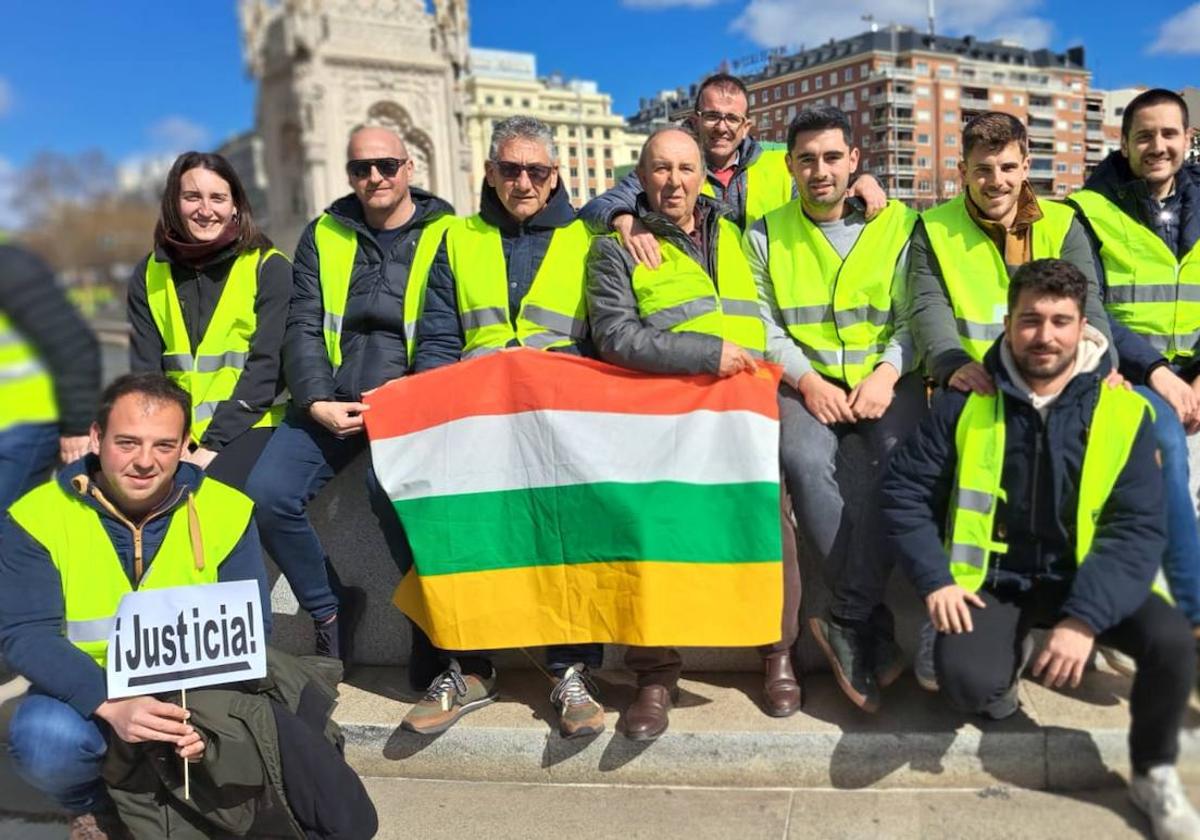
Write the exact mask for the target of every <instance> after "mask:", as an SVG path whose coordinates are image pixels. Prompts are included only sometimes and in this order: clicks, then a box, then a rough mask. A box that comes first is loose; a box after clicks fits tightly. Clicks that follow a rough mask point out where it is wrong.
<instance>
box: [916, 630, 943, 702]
mask: <svg viewBox="0 0 1200 840" xmlns="http://www.w3.org/2000/svg"><path fill="white" fill-rule="evenodd" d="M937 636H938V634H937V630H936V629H934V626H933V622H932V621H926V622H925V623H924V624H922V625H921V631H920V633H919V634H918V635H917V656H916V658H915V659H914V660H913V676H915V677H916V678H917V683H918V684H919V685H920V686H921V688H923V689H925V690H926V691H937V690H938V681H937V670H936V669H935V668H934V665H933V645H934V643H935V642H937Z"/></svg>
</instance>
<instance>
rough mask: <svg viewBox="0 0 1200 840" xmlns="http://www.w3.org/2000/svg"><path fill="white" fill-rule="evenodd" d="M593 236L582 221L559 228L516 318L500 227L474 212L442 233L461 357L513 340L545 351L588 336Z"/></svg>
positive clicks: (476, 354)
mask: <svg viewBox="0 0 1200 840" xmlns="http://www.w3.org/2000/svg"><path fill="white" fill-rule="evenodd" d="M590 245H591V235H590V234H589V233H588V231H587V228H586V227H585V226H584V224H583V222H580V221H575V222H571V224H569V225H567V226H565V227H561V228H558V229H557V230H555V231H554V234H553V235H552V236H551V238H550V246H549V247H548V248H547V249H546V255H545V256H544V257H543V258H542V264H541V265H540V266H539V267H538V271H537V275H536V276H535V277H534V278H533V283H532V284H531V285H530V287H529V291H528V292H527V293H526V294H525V297H524V298H523V299H522V300H521V308H520V311H519V312H518V313H517V317H516V321H515V323H513V321H511V320H510V319H509V307H508V268H507V266H506V264H505V262H504V247H503V245H502V243H501V241H500V230H499V229H498V228H496V227H494V226H492V225H489V224H488V223H487V222H485V221H484V220H483V217H482V216H480V215H478V214H476V215H474V216H471V217H470V218H468V219H466V220H464V221H463V223H462V224H461V225H459V226H457V227H455V228H453V229H451V230H450V231H449V232H448V233H447V234H446V255H447V256H448V257H449V260H450V270H451V271H452V272H453V273H454V281H455V282H454V285H455V289H456V293H457V296H458V312H459V318H460V320H461V321H462V328H463V338H464V345H463V353H462V357H463V358H464V359H470V358H475V357H476V356H482V355H486V354H487V353H492V352H495V351H496V350H499V349H501V348H503V347H507V346H509V345H510V344H512V343H513V342H514V341H516V342H518V343H520V344H521V345H523V346H525V347H533V348H536V349H540V350H547V349H550V348H552V347H567V346H570V345H572V344H578V343H579V342H580V341H582V340H583V339H584V338H586V337H587V329H588V326H587V299H586V295H585V287H586V279H587V276H586V270H587V254H588V248H589V247H590Z"/></svg>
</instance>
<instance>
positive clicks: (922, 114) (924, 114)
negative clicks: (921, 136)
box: [917, 111, 933, 122]
mask: <svg viewBox="0 0 1200 840" xmlns="http://www.w3.org/2000/svg"><path fill="white" fill-rule="evenodd" d="M931 119H933V117H931V116H930V114H929V112H928V111H917V122H929V121H930V120H931Z"/></svg>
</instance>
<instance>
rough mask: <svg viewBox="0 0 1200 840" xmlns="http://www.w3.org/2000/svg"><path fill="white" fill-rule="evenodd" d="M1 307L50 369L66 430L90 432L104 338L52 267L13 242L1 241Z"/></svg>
mask: <svg viewBox="0 0 1200 840" xmlns="http://www.w3.org/2000/svg"><path fill="white" fill-rule="evenodd" d="M0 311H2V312H4V314H5V315H7V316H8V318H9V320H11V321H12V324H13V326H14V327H16V329H17V332H19V333H20V334H21V335H22V336H24V337H25V339H26V340H27V341H28V342H29V343H30V344H31V345H32V346H33V347H34V349H36V350H37V352H38V355H39V356H41V358H42V362H43V363H44V364H45V365H46V367H47V368H48V369H49V370H50V376H51V378H52V379H53V380H54V396H55V398H56V399H57V400H58V425H59V429H60V432H61V434H63V435H86V434H87V433H88V428H89V427H90V426H91V425H92V419H93V418H94V417H95V416H96V404H97V403H98V402H99V395H100V344H99V342H97V341H96V336H95V335H94V334H93V333H92V330H91V328H89V327H88V325H87V323H86V322H85V321H84V320H83V318H82V317H81V316H80V314H79V312H78V311H76V309H75V307H74V306H72V305H71V303H70V302H69V301H68V300H67V298H66V295H64V294H63V293H62V290H61V289H59V288H58V285H57V284H56V283H55V282H54V273H53V272H52V271H51V270H50V267H49V266H48V265H46V264H45V263H44V262H42V261H41V260H40V259H38V258H37V257H35V256H34V255H33V254H31V253H29V252H28V251H25V250H22V249H21V248H14V247H12V246H10V245H0Z"/></svg>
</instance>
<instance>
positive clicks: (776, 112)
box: [775, 108, 783, 122]
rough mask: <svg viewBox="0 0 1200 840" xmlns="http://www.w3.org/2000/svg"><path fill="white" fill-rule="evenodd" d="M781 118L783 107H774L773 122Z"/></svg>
mask: <svg viewBox="0 0 1200 840" xmlns="http://www.w3.org/2000/svg"><path fill="white" fill-rule="evenodd" d="M782 119H783V109H782V108H776V109H775V122H779V121H780V120H782Z"/></svg>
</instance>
